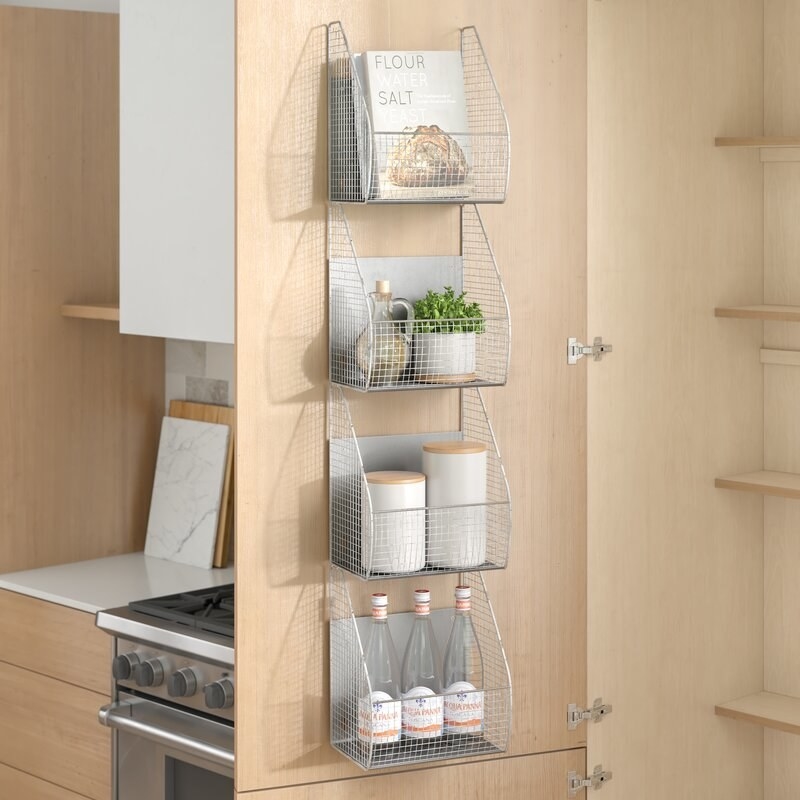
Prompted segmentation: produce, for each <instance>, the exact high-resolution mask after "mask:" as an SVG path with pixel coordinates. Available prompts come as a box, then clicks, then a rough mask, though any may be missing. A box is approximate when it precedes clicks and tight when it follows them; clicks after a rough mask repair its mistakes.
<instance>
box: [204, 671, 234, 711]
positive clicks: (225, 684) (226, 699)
mask: <svg viewBox="0 0 800 800" xmlns="http://www.w3.org/2000/svg"><path fill="white" fill-rule="evenodd" d="M203 691H204V693H205V696H206V705H207V706H208V707H209V708H230V707H231V706H232V705H233V681H231V680H228V678H222V680H218V681H214V683H209V684H208V685H207V686H206V687H205V689H204V690H203Z"/></svg>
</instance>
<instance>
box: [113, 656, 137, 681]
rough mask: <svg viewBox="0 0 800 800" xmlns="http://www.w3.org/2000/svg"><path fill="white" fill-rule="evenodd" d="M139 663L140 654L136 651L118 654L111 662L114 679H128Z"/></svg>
mask: <svg viewBox="0 0 800 800" xmlns="http://www.w3.org/2000/svg"><path fill="white" fill-rule="evenodd" d="M138 663H139V656H137V655H136V653H123V654H122V655H120V656H116V657H115V658H114V660H113V661H112V662H111V674H112V675H113V676H114V680H117V681H127V680H128V678H130V677H131V673H132V672H133V668H134V667H135V666H136V665H137V664H138Z"/></svg>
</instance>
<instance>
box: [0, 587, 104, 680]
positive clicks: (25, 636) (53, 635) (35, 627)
mask: <svg viewBox="0 0 800 800" xmlns="http://www.w3.org/2000/svg"><path fill="white" fill-rule="evenodd" d="M0 661H6V662H8V663H9V664H13V665H14V666H17V667H22V668H23V669H27V670H31V671H32V672H39V673H41V674H42V675H48V676H49V677H51V678H56V679H58V680H60V681H66V682H67V683H72V684H75V685H76V686H80V687H82V688H84V689H90V690H92V691H93V692H99V693H100V694H104V695H107V694H109V692H110V691H111V673H110V668H109V665H110V664H111V639H110V637H109V636H108V634H106V633H104V632H103V631H101V630H99V629H98V628H96V627H95V624H94V614H89V613H86V612H85V611H76V610H75V609H72V608H66V607H65V606H59V605H56V604H55V603H47V602H45V601H44V600H38V599H36V598H34V597H25V596H24V595H21V594H17V593H16V592H8V591H3V590H0Z"/></svg>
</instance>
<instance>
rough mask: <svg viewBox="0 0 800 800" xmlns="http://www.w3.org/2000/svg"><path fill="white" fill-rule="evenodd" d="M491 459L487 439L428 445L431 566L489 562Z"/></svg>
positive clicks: (424, 452) (424, 464)
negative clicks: (488, 470) (488, 468)
mask: <svg viewBox="0 0 800 800" xmlns="http://www.w3.org/2000/svg"><path fill="white" fill-rule="evenodd" d="M486 458H487V447H486V445H485V444H484V443H483V442H471V441H464V440H460V439H455V440H446V441H436V442H425V443H424V444H423V446H422V471H423V472H424V473H425V476H426V478H427V484H428V485H427V502H426V505H427V506H428V509H429V511H428V525H427V527H428V536H427V539H428V542H427V556H426V558H427V562H428V564H429V565H430V566H434V567H451V568H452V567H456V568H467V567H477V566H480V565H481V564H483V563H484V562H485V561H486V506H485V505H483V504H485V503H486Z"/></svg>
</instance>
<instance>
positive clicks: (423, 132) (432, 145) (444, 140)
mask: <svg viewBox="0 0 800 800" xmlns="http://www.w3.org/2000/svg"><path fill="white" fill-rule="evenodd" d="M403 134H404V135H403V136H402V138H401V139H400V141H399V142H398V143H397V144H396V145H395V147H394V149H393V150H392V152H391V154H390V156H389V159H388V161H387V164H386V178H387V179H388V180H389V181H390V182H391V183H392V184H394V185H395V186H409V187H421V186H455V185H458V184H461V183H464V181H465V180H466V179H467V175H468V174H469V167H468V165H467V159H466V157H465V156H464V151H463V150H462V149H461V147H459V145H458V142H456V140H455V139H453V137H452V136H449V135H448V134H446V133H445V132H444V131H443V130H442V129H441V128H440V127H439V126H438V125H418V126H417V127H416V128H406V129H405V130H404V131H403Z"/></svg>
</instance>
